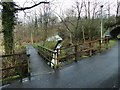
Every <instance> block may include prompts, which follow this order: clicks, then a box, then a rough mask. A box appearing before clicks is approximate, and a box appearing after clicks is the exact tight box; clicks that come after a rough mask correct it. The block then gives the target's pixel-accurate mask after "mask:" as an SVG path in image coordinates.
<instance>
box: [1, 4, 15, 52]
mask: <svg viewBox="0 0 120 90" xmlns="http://www.w3.org/2000/svg"><path fill="white" fill-rule="evenodd" d="M2 6H3V10H2V26H3V34H4V49H5V54H11V53H13V50H14V35H13V29H14V24H15V23H14V21H15V15H14V13H15V12H14V3H13V2H2Z"/></svg>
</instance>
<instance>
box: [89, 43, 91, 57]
mask: <svg viewBox="0 0 120 90" xmlns="http://www.w3.org/2000/svg"><path fill="white" fill-rule="evenodd" d="M89 48H90V50H89V56H92V50H91V48H92V42H91V41H90V42H89Z"/></svg>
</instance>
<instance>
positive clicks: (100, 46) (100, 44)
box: [99, 40, 102, 52]
mask: <svg viewBox="0 0 120 90" xmlns="http://www.w3.org/2000/svg"><path fill="white" fill-rule="evenodd" d="M101 48H102V43H101V40H99V50H100V52H101Z"/></svg>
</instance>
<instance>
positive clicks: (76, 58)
mask: <svg viewBox="0 0 120 90" xmlns="http://www.w3.org/2000/svg"><path fill="white" fill-rule="evenodd" d="M75 62H77V45H75Z"/></svg>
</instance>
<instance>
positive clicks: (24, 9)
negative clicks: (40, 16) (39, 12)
mask: <svg viewBox="0 0 120 90" xmlns="http://www.w3.org/2000/svg"><path fill="white" fill-rule="evenodd" d="M42 3H44V4H49V2H44V1H43V2H39V3H38V4H35V5H33V6H30V7H24V8H23V7H21V8H15V11H16V10H20V11H21V10H26V9H31V8H34V7H36V6H38V5H40V4H42Z"/></svg>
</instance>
